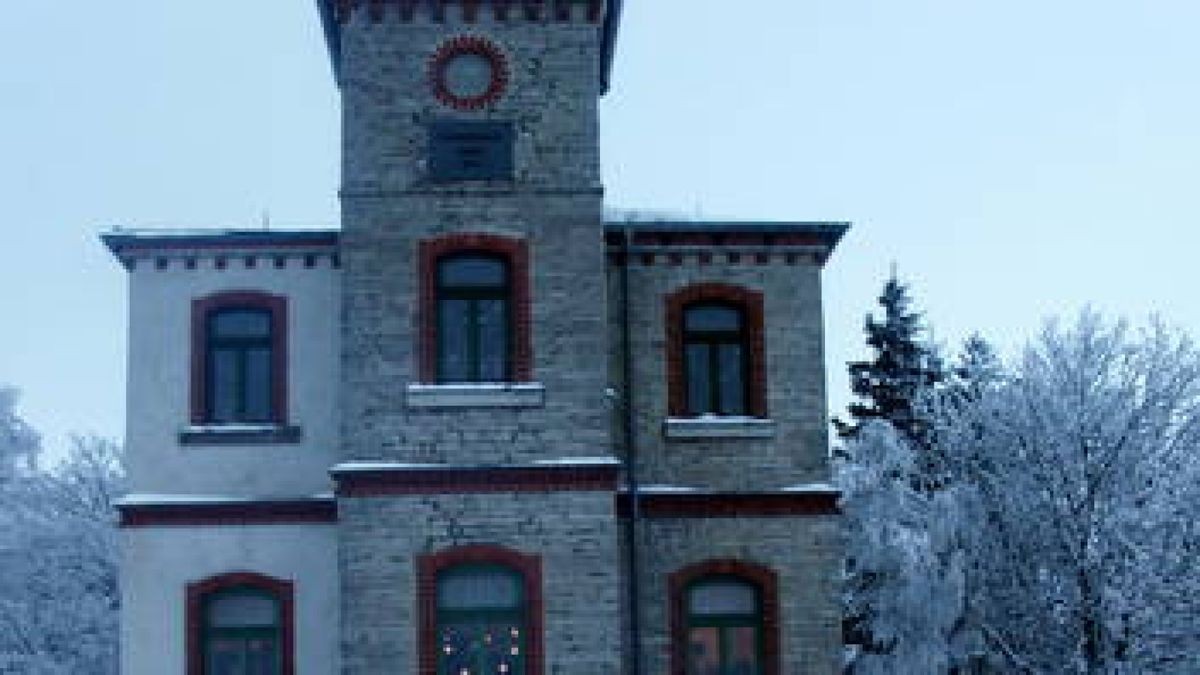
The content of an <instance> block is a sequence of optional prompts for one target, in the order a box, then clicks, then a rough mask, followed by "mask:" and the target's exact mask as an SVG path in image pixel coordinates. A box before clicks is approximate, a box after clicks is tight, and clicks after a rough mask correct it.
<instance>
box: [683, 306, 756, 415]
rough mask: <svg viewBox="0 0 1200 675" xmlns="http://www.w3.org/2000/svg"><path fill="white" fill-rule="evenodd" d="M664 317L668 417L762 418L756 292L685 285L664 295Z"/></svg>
mask: <svg viewBox="0 0 1200 675" xmlns="http://www.w3.org/2000/svg"><path fill="white" fill-rule="evenodd" d="M665 321H666V333H667V355H666V356H667V358H666V361H667V392H668V394H667V395H668V402H667V403H668V410H669V412H670V415H671V416H673V417H697V416H700V415H749V416H753V417H766V416H767V395H766V376H765V373H766V351H765V348H764V341H763V297H762V293H761V292H759V291H754V290H750V289H746V288H742V287H740V286H733V285H730V284H723V283H700V284H693V285H690V286H686V287H684V288H681V289H679V290H677V291H675V292H674V293H672V294H670V295H669V296H667V308H666V318H665Z"/></svg>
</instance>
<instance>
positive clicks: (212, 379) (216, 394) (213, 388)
mask: <svg viewBox="0 0 1200 675" xmlns="http://www.w3.org/2000/svg"><path fill="white" fill-rule="evenodd" d="M208 386H209V392H208V400H209V406H208V413H209V418H210V421H212V422H234V421H236V420H237V406H238V402H237V389H238V351H237V350H233V349H214V350H212V351H210V352H209V381H208Z"/></svg>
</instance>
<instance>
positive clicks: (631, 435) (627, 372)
mask: <svg viewBox="0 0 1200 675" xmlns="http://www.w3.org/2000/svg"><path fill="white" fill-rule="evenodd" d="M631 240H632V235H631V233H630V231H629V228H628V227H627V228H625V231H624V233H623V237H622V238H621V352H622V357H623V358H622V367H621V369H622V378H623V379H624V382H623V385H624V386H623V387H622V389H623V390H624V391H623V392H622V396H621V407H622V412H623V413H624V415H623V417H624V419H623V421H624V425H625V429H624V431H625V482H626V490H627V492H626V494H627V495H628V499H629V518H628V519H627V521H626V523H625V556H626V564H627V565H628V567H629V586H628V589H629V598H628V603H629V649H630V659H629V673H630V675H641V672H642V632H641V600H640V588H641V584H640V583H639V575H640V572H641V570H640V569H639V567H638V550H637V525H638V520H639V519H640V518H641V495H640V494H639V493H638V481H637V431H636V429H635V428H634V407H633V349H632V346H633V345H632V342H633V340H632V337H631V335H632V330H633V329H632V326H631V324H630V313H631V312H630V302H629V265H630V257H629V245H630V241H631Z"/></svg>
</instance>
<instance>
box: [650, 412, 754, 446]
mask: <svg viewBox="0 0 1200 675" xmlns="http://www.w3.org/2000/svg"><path fill="white" fill-rule="evenodd" d="M663 434H664V435H665V436H666V437H667V438H668V439H671V440H706V439H725V438H735V439H736V438H774V437H775V422H774V421H773V420H766V419H761V418H758V417H742V416H725V415H704V416H702V417H668V418H667V420H666V421H665V422H663Z"/></svg>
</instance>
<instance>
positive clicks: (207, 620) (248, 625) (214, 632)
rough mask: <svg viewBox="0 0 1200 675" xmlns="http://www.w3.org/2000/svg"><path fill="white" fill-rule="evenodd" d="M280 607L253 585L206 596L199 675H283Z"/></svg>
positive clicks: (281, 610) (203, 608) (272, 595)
mask: <svg viewBox="0 0 1200 675" xmlns="http://www.w3.org/2000/svg"><path fill="white" fill-rule="evenodd" d="M238 603H240V605H241V606H240V607H239V606H238ZM281 605H282V603H281V602H280V600H279V598H278V597H276V596H275V595H274V594H273V593H270V592H268V591H266V590H264V589H261V588H256V587H253V586H242V587H232V588H226V589H223V590H219V591H214V592H212V593H209V594H207V595H206V596H205V597H204V599H203V602H202V610H201V611H202V612H203V614H202V616H203V626H202V628H201V658H202V661H203V665H202V673H203V675H284V658H283V641H284V636H283V608H282V606H281ZM264 607H269V609H267V610H266V614H267V615H269V618H268V619H265V618H264V616H265V615H264V612H263V610H264ZM239 611H240V613H241V614H242V616H240V617H239V616H238V613H239Z"/></svg>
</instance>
